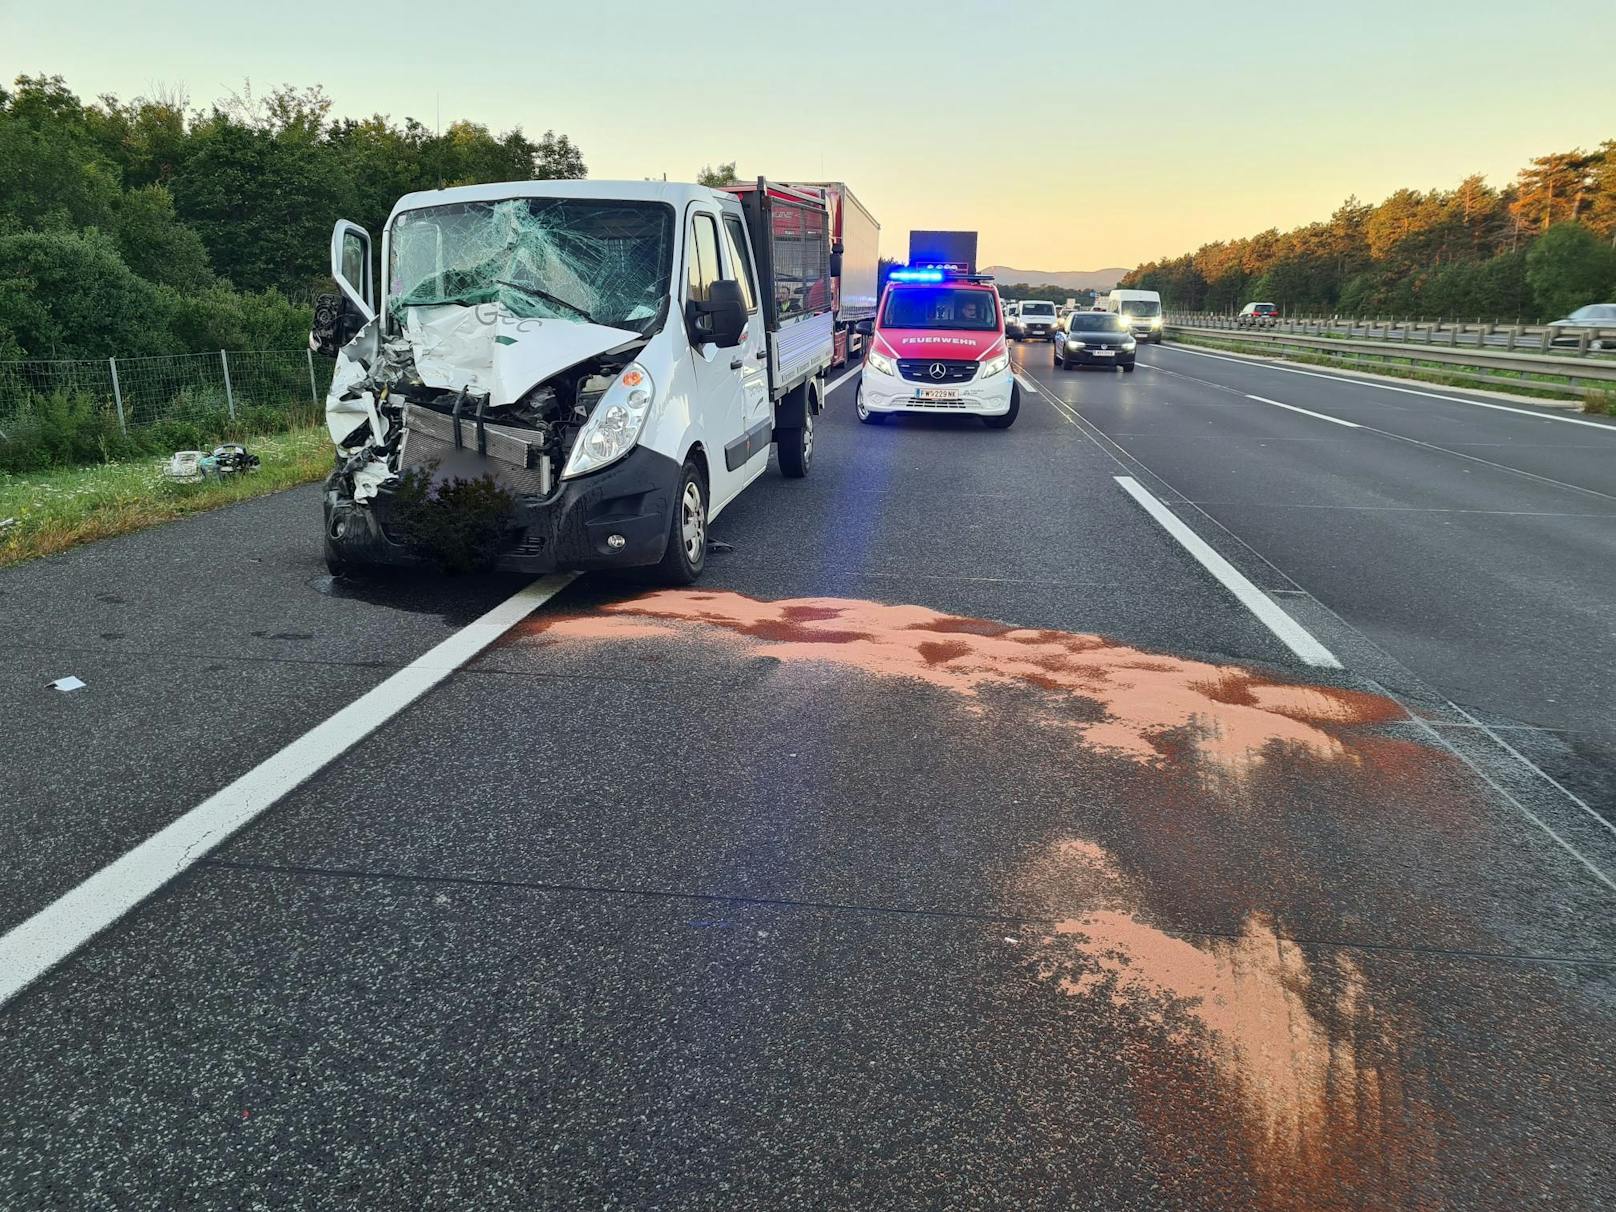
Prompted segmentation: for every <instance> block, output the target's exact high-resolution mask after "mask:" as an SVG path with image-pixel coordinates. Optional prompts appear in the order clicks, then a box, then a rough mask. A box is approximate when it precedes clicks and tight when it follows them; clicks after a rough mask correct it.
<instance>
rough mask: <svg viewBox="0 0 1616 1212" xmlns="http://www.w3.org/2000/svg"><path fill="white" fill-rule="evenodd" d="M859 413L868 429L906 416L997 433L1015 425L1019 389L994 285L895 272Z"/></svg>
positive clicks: (878, 321)
mask: <svg viewBox="0 0 1616 1212" xmlns="http://www.w3.org/2000/svg"><path fill="white" fill-rule="evenodd" d="M857 408H858V417H859V420H860V421H863V422H864V423H865V424H867V425H873V424H877V423H879V422H881V421H882V420H884V419H885V418H886V417H888V416H891V415H893V414H895V413H902V412H909V413H962V414H965V415H967V416H978V417H981V418H982V420H983V422H984V423H985V424H986V425H988V426H989V427H990V428H993V429H1009V428H1010V426H1011V425H1013V424H1015V420H1016V414H1017V413H1018V412H1019V411H1020V409H1021V388H1020V387H1019V386H1018V385H1017V383H1016V377H1015V375H1014V374H1012V373H1011V370H1010V354H1009V350H1008V348H1007V347H1006V345H1005V340H1004V309H1003V308H1002V307H1001V306H1000V303H999V292H998V290H997V289H996V288H995V287H994V285H993V279H992V278H991V277H988V276H985V275H980V274H968V273H956V272H953V271H949V270H942V269H917V268H910V269H900V270H894V271H893V273H892V276H891V278H890V279H889V280H888V283H887V288H886V291H885V293H884V294H883V295H882V296H881V305H880V307H879V308H878V309H877V311H876V316H875V324H874V329H873V331H872V333H871V337H870V345H869V349H868V350H867V351H866V353H865V355H864V371H863V373H862V374H861V375H860V376H859V386H858V403H857Z"/></svg>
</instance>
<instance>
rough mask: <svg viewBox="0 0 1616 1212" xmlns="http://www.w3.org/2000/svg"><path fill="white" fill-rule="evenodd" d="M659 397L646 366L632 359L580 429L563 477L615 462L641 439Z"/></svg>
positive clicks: (562, 474) (594, 469) (578, 474)
mask: <svg viewBox="0 0 1616 1212" xmlns="http://www.w3.org/2000/svg"><path fill="white" fill-rule="evenodd" d="M655 398H656V386H655V385H654V384H653V383H652V382H651V376H650V375H649V374H648V373H647V372H646V369H645V367H643V366H641V365H640V364H639V363H638V362H630V363H629V364H628V365H627V366H626V367H624V368H623V370H622V372H621V373H619V374H618V376H617V378H615V379H613V380H612V385H611V386H610V387H608V388H607V389H606V390H605V392H604V393H603V394H602V395H601V397H600V400H599V401H598V402H597V403H596V405H595V411H594V412H592V413H590V414H589V420H587V421H585V422H584V427H583V428H582V429H581V430H579V431H578V438H577V440H576V441H575V442H573V444H572V453H571V454H570V455H568V456H567V466H566V469H565V470H564V471H563V472H562V473H561V478H562V479H563V480H568V479H571V478H572V477H573V476H581V475H583V474H584V473H586V472H590V471H598V470H600V469H601V468H602V467H605V466H606V465H607V464H608V463H615V462H617V460H618V459H621V458H622V457H623V456H624V455H626V454H627V453H628V452H629V451H631V450H633V449H634V443H636V442H638V441H639V440H640V431H641V430H642V429H644V428H645V419H646V418H647V417H648V416H650V415H651V401H652V400H653V399H655Z"/></svg>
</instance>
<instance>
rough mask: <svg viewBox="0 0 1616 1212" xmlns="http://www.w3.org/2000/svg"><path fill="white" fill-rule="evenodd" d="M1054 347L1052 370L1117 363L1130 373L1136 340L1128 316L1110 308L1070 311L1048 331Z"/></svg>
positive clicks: (1137, 344) (1108, 366)
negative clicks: (1107, 309) (1053, 367)
mask: <svg viewBox="0 0 1616 1212" xmlns="http://www.w3.org/2000/svg"><path fill="white" fill-rule="evenodd" d="M1049 339H1050V341H1051V342H1052V343H1053V344H1054V346H1055V369H1056V370H1063V369H1065V368H1066V367H1068V366H1104V367H1106V368H1107V369H1109V368H1111V367H1113V366H1120V367H1122V369H1123V370H1125V371H1127V372H1128V373H1129V374H1132V373H1133V362H1134V355H1135V352H1136V351H1137V350H1138V347H1139V343H1138V342H1137V341H1135V340H1134V336H1133V332H1132V331H1131V330H1130V329H1129V326H1128V318H1127V317H1126V316H1121V315H1118V314H1117V313H1116V312H1112V311H1074V312H1073V313H1072V314H1071V315H1069V316H1067V317H1065V318H1064V319H1062V320H1061V322H1060V323H1059V324H1058V325H1057V326H1056V328H1055V331H1054V332H1053V333H1051V334H1050V337H1049Z"/></svg>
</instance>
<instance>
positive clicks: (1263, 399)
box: [1246, 392, 1363, 429]
mask: <svg viewBox="0 0 1616 1212" xmlns="http://www.w3.org/2000/svg"><path fill="white" fill-rule="evenodd" d="M1246 399H1248V400H1256V401H1257V403H1259V404H1272V405H1273V406H1274V407H1275V408H1287V409H1289V410H1290V411H1291V412H1299V413H1301V414H1302V415H1303V416H1304V417H1312V418H1313V419H1314V420H1315V421H1328V422H1330V424H1332V425H1345V426H1346V427H1347V428H1348V429H1362V428H1363V426H1362V425H1360V424H1358V422H1356V421H1343V420H1342V419H1341V418H1340V417H1327V416H1325V415H1324V414H1323V413H1322V412H1314V411H1313V410H1312V409H1309V408H1298V407H1296V405H1294V404H1281V403H1280V402H1279V401H1278V400H1270V399H1269V398H1268V397H1267V396H1254V395H1252V394H1251V393H1250V392H1247V393H1246Z"/></svg>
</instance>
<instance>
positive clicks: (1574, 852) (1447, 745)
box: [1382, 688, 1616, 892]
mask: <svg viewBox="0 0 1616 1212" xmlns="http://www.w3.org/2000/svg"><path fill="white" fill-rule="evenodd" d="M1382 693H1383V694H1386V696H1387V697H1388V698H1391V699H1393V700H1394V701H1396V702H1399V703H1400V702H1402V700H1401V699H1398V698H1397V696H1395V695H1393V694H1390V693H1389V692H1387V691H1385V689H1384V688H1382ZM1404 710H1407V708H1406V707H1405V708H1404ZM1408 717H1409V719H1410V720H1411V721H1412V722H1413V723H1414V724H1415V725H1417V726H1418V727H1420V728H1423V729H1425V731H1426V732H1427V733H1429V734H1430V736H1431V739H1432V740H1434V741H1435V742H1436V743H1437V744H1438V745H1441V746H1442V748H1444V749H1446V750H1447V751H1448V752H1449V753H1451V754H1453V756H1454V757H1456V758H1458V759H1459V760H1460V761H1461V762H1463V763H1464V764H1465V765H1466V766H1468V767H1469V768H1470V769H1471V770H1473V771H1474V772H1475V773H1476V775H1477V777H1479V778H1480V779H1481V781H1482V782H1484V783H1486V784H1487V786H1489V787H1491V788H1492V789H1493V790H1494V791H1496V792H1497V793H1498V794H1499V795H1500V796H1501V797H1502V798H1503V799H1504V800H1505V801H1507V802H1508V803H1509V804H1510V806H1511V807H1513V808H1514V809H1515V811H1517V812H1519V813H1520V814H1521V815H1522V816H1524V817H1525V818H1526V819H1527V820H1529V821H1531V822H1532V824H1534V825H1536V826H1537V827H1538V828H1539V829H1541V830H1542V831H1543V832H1544V833H1546V834H1547V835H1548V836H1549V837H1550V838H1552V839H1553V840H1554V841H1555V842H1557V843H1558V844H1559V846H1560V849H1562V850H1564V851H1565V852H1566V853H1567V854H1569V855H1570V856H1571V857H1572V858H1574V859H1576V860H1577V862H1579V863H1581V864H1582V865H1583V866H1584V867H1586V868H1587V869H1588V870H1589V871H1590V872H1591V873H1592V874H1593V877H1594V878H1595V879H1596V880H1598V881H1599V882H1600V883H1601V884H1603V885H1605V887H1607V888H1609V889H1610V890H1611V891H1612V892H1616V880H1613V879H1611V878H1610V876H1609V875H1607V874H1605V872H1603V871H1601V870H1600V869H1599V867H1598V866H1596V865H1595V864H1594V862H1593V860H1591V859H1590V858H1588V856H1587V855H1585V854H1583V852H1582V851H1580V850H1578V849H1577V848H1576V847H1575V846H1573V845H1572V844H1571V843H1570V842H1568V841H1566V840H1565V838H1563V837H1561V836H1560V835H1559V834H1558V833H1556V832H1555V831H1554V830H1553V829H1552V828H1550V827H1549V824H1548V822H1547V821H1545V820H1544V819H1543V818H1542V817H1540V816H1539V815H1538V814H1537V813H1535V812H1533V811H1532V810H1531V809H1530V808H1528V807H1527V806H1526V805H1525V804H1523V803H1521V802H1520V800H1518V799H1516V798H1515V797H1514V796H1513V795H1511V794H1510V793H1509V790H1508V789H1507V788H1505V787H1504V786H1503V785H1502V784H1501V783H1499V782H1498V780H1497V779H1495V778H1493V776H1492V775H1490V774H1488V773H1487V772H1486V771H1485V770H1483V769H1482V768H1481V766H1480V765H1478V764H1477V763H1476V762H1473V761H1471V760H1470V758H1468V757H1467V756H1465V754H1464V753H1463V752H1461V751H1460V749H1459V747H1458V746H1457V745H1455V744H1453V742H1451V741H1450V740H1448V738H1447V737H1445V736H1443V735H1442V734H1441V732H1439V731H1438V730H1437V728H1436V727H1435V726H1433V725H1432V724H1431V723H1430V721H1428V720H1425V719H1422V718H1421V717H1420V716H1418V715H1417V714H1415V713H1414V712H1412V711H1409V712H1408ZM1472 718H1474V717H1472ZM1505 748H1508V746H1507V745H1506V746H1505ZM1511 752H1513V750H1512V751H1511ZM1516 756H1517V757H1518V756H1520V755H1519V754H1517V755H1516ZM1527 765H1528V766H1530V765H1531V763H1530V762H1528V763H1527ZM1533 769H1536V767H1533ZM1540 773H1541V772H1540ZM1545 777H1547V776H1545ZM1550 781H1551V782H1552V781H1553V780H1552V779H1551V780H1550ZM1555 785H1556V786H1559V784H1555ZM1561 790H1562V791H1563V790H1565V789H1564V788H1563V787H1562V788H1561Z"/></svg>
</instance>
